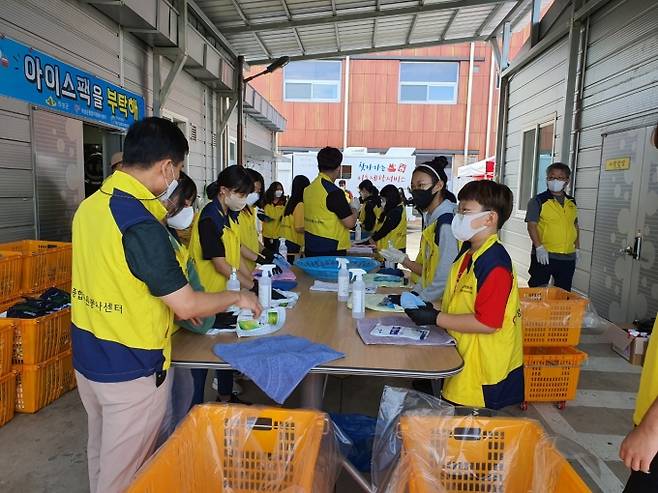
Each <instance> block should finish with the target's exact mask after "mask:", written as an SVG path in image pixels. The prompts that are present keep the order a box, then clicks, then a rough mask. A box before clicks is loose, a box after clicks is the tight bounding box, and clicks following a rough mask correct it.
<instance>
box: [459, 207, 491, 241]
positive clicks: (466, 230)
mask: <svg viewBox="0 0 658 493" xmlns="http://www.w3.org/2000/svg"><path fill="white" fill-rule="evenodd" d="M490 212H491V211H484V212H478V213H477V214H468V215H466V214H455V217H454V218H453V219H452V224H451V229H452V234H453V235H455V238H457V239H458V240H459V241H469V240H470V239H471V238H473V237H474V236H475V235H476V234H478V233H479V232H480V231H484V230H485V229H487V227H486V226H480V227H479V228H477V229H475V228H473V226H471V225H472V223H473V220H474V219H478V218H480V217H484V216H486V215H487V214H489V213H490Z"/></svg>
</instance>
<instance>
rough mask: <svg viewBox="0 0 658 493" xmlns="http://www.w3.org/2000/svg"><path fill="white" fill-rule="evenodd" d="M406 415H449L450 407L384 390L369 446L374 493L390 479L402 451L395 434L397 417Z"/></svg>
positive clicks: (419, 395) (422, 395)
mask: <svg viewBox="0 0 658 493" xmlns="http://www.w3.org/2000/svg"><path fill="white" fill-rule="evenodd" d="M409 412H418V413H435V414H438V415H446V416H452V415H453V414H454V407H453V406H451V405H450V404H447V403H445V402H444V401H442V400H441V399H439V398H437V397H433V396H431V395H429V394H425V393H423V392H417V391H415V390H409V389H402V388H397V387H389V386H385V387H384V391H383V392H382V398H381V402H380V404H379V412H378V414H377V425H376V427H375V439H374V441H373V445H372V468H371V483H372V486H373V489H375V490H378V488H380V487H383V486H384V485H385V484H387V483H388V482H389V481H390V478H391V477H394V475H393V473H394V472H395V469H396V467H397V462H398V461H399V459H400V452H401V448H402V443H401V440H400V436H399V433H398V427H399V421H400V416H402V415H403V414H404V413H409Z"/></svg>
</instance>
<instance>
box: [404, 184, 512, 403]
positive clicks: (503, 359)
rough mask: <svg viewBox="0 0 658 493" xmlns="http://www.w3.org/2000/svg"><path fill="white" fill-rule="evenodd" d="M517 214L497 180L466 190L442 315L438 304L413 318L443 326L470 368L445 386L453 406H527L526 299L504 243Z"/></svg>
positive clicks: (457, 221)
mask: <svg viewBox="0 0 658 493" xmlns="http://www.w3.org/2000/svg"><path fill="white" fill-rule="evenodd" d="M511 212H512V191H511V190H510V189H509V188H508V187H507V186H505V185H501V184H498V183H495V182H493V181H490V180H482V181H473V182H470V183H468V184H466V186H465V187H464V188H462V189H461V191H460V192H459V212H458V214H456V215H455V218H454V219H453V222H452V225H451V228H452V231H453V233H454V235H455V237H456V238H457V239H458V240H459V241H462V242H463V245H462V248H461V251H460V252H459V255H458V256H457V259H456V260H455V262H454V263H453V264H452V269H451V270H450V276H449V277H448V282H447V284H446V289H445V292H444V294H443V302H442V304H441V311H439V310H436V309H435V308H434V307H433V306H432V305H431V304H428V305H427V306H426V307H424V308H419V309H413V310H407V314H408V315H409V317H411V319H412V320H413V321H414V322H415V323H416V324H418V325H438V326H439V327H443V328H445V329H446V330H447V331H448V333H449V334H450V335H451V336H452V337H454V338H455V341H456V342H457V350H458V351H459V354H460V355H461V357H462V359H463V360H464V367H463V369H462V371H461V372H460V373H458V374H457V375H456V376H454V377H450V378H448V379H446V380H445V383H444V385H443V391H442V393H443V398H444V399H446V400H447V401H449V402H452V403H454V404H458V405H462V406H469V407H486V408H489V409H500V408H502V407H505V406H510V405H513V404H518V403H520V402H522V401H523V398H524V386H523V334H522V332H521V311H520V307H519V292H518V287H517V282H516V274H515V272H514V268H513V267H512V260H511V258H510V256H509V254H508V253H507V251H506V250H505V247H503V245H502V244H501V243H500V242H499V241H498V230H499V229H500V228H501V227H502V226H503V224H504V223H505V221H506V220H507V219H508V218H509V216H510V214H511Z"/></svg>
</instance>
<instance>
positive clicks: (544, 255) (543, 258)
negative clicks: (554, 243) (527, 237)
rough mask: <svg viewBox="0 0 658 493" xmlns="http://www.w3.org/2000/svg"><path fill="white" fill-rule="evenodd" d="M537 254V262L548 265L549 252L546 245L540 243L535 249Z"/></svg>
mask: <svg viewBox="0 0 658 493" xmlns="http://www.w3.org/2000/svg"><path fill="white" fill-rule="evenodd" d="M535 255H536V256H537V262H539V263H540V264H541V265H548V252H547V251H546V248H544V245H539V246H538V247H537V248H536V249H535Z"/></svg>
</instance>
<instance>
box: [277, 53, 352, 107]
mask: <svg viewBox="0 0 658 493" xmlns="http://www.w3.org/2000/svg"><path fill="white" fill-rule="evenodd" d="M341 70H342V62H340V61H330V60H322V61H315V60H313V61H303V62H291V63H289V64H288V65H286V67H285V69H284V71H283V89H284V99H285V100H286V101H308V102H320V103H337V102H339V101H340V81H341Z"/></svg>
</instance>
